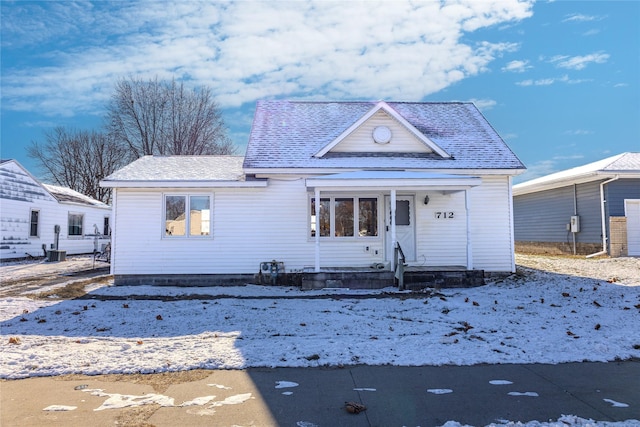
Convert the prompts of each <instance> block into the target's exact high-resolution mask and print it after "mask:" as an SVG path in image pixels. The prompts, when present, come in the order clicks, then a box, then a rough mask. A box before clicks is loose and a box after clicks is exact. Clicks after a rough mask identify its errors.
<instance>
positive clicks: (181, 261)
mask: <svg viewBox="0 0 640 427" xmlns="http://www.w3.org/2000/svg"><path fill="white" fill-rule="evenodd" d="M524 169H525V168H524V166H523V164H522V163H521V162H520V160H519V159H518V158H517V157H516V156H515V155H514V153H513V152H512V151H511V150H510V149H509V147H507V145H506V144H505V143H504V141H503V140H502V139H501V138H500V136H499V135H498V134H497V133H496V131H495V130H494V129H493V128H492V127H491V125H490V124H489V123H488V122H487V120H486V119H485V118H484V117H483V116H482V114H481V113H480V112H479V111H478V109H477V108H476V107H475V106H474V105H473V104H472V103H442V102H437V103H424V102H419V103H408V102H294V101H260V102H258V103H257V106H256V112H255V117H254V122H253V127H252V130H251V134H250V138H249V142H248V146H247V150H246V154H245V156H244V157H236V156H175V157H158V156H147V157H143V158H140V159H138V160H136V161H134V162H133V163H131V164H129V165H128V166H126V167H124V168H122V169H121V170H119V171H117V172H115V173H114V174H112V175H111V176H109V177H107V178H106V179H104V180H103V181H102V183H101V185H103V186H107V187H113V188H114V198H113V206H114V219H115V225H114V235H113V239H112V262H111V272H112V274H114V275H115V281H116V283H158V284H169V283H171V284H175V283H183V282H184V283H187V282H190V283H196V282H197V283H201V284H206V283H213V281H214V280H215V279H216V278H222V279H223V280H231V279H232V278H234V277H244V278H245V279H246V278H248V277H251V276H252V275H253V274H255V273H257V272H258V270H260V268H261V265H262V267H263V269H264V268H267V267H268V265H269V263H270V262H271V261H272V260H273V261H276V262H277V263H278V265H279V266H280V268H282V267H284V268H285V269H286V271H287V272H291V271H299V272H309V273H315V274H321V273H323V272H328V271H338V270H340V269H363V270H367V269H369V270H372V269H373V270H380V271H388V272H393V271H395V270H396V266H397V264H398V263H400V262H402V261H397V260H396V258H395V257H394V255H398V254H400V251H399V250H398V249H397V248H398V247H399V248H400V249H401V252H402V253H403V254H404V262H402V265H403V266H404V265H406V266H407V267H408V268H411V267H415V268H418V267H422V268H423V269H432V270H437V269H461V270H466V271H478V270H480V271H484V272H513V271H515V260H514V238H513V212H512V197H511V178H512V177H513V176H514V175H517V174H520V173H522V172H523V171H524ZM400 259H401V258H400ZM391 274H392V275H393V273H391ZM249 281H250V280H249ZM327 283H329V284H330V285H334V286H347V285H346V284H345V283H346V281H343V280H332V281H331V282H326V283H325V284H327ZM316 286H319V285H318V283H315V284H313V285H312V287H316ZM349 286H351V285H349Z"/></svg>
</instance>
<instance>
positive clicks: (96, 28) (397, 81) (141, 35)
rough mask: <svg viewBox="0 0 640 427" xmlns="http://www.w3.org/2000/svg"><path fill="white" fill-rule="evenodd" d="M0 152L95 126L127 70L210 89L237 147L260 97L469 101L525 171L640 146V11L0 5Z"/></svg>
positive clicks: (387, 4) (15, 153)
mask: <svg viewBox="0 0 640 427" xmlns="http://www.w3.org/2000/svg"><path fill="white" fill-rule="evenodd" d="M0 7H1V12H2V17H1V18H2V24H1V25H2V42H1V43H2V45H1V46H2V64H1V73H2V86H1V89H2V108H1V119H2V130H1V137H2V140H1V144H2V145H1V152H0V155H1V157H2V158H5V159H6V158H15V159H17V160H18V161H19V162H20V163H22V164H23V165H24V166H25V167H27V168H28V169H30V170H31V172H32V173H33V174H35V175H39V171H38V169H37V167H36V164H35V163H34V162H33V161H32V160H31V159H29V158H28V157H27V155H26V150H25V147H26V146H27V145H28V144H29V143H30V142H31V141H33V140H36V141H44V132H45V131H46V130H48V129H51V128H52V127H54V126H66V127H72V128H77V129H91V128H97V127H99V126H100V125H101V119H102V117H103V113H104V106H105V104H106V103H107V101H108V100H109V97H110V95H111V93H112V88H113V84H114V82H115V81H116V80H117V79H119V78H121V77H127V76H136V77H142V78H153V77H155V76H158V77H159V78H167V79H170V78H172V77H175V78H176V79H179V80H184V81H185V82H187V84H190V85H191V84H193V85H207V86H209V87H211V88H212V90H213V92H214V93H215V94H216V97H217V100H218V102H219V104H220V106H221V107H222V109H223V112H224V117H225V120H226V122H227V125H228V126H229V128H230V136H231V137H232V139H233V140H234V142H235V143H236V144H237V145H238V146H239V153H240V154H242V153H244V148H245V146H246V142H247V139H248V134H249V131H250V127H251V120H252V116H253V110H254V107H255V101H256V100H258V99H265V98H283V99H304V100H385V101H473V102H475V103H476V105H477V106H478V107H479V108H480V110H481V111H482V112H483V114H484V115H485V116H486V117H487V119H488V120H489V122H490V123H491V124H492V125H493V127H494V128H495V129H496V130H497V131H498V133H499V134H500V135H501V136H502V137H503V138H504V140H505V141H506V142H507V143H508V144H509V146H510V147H511V149H512V150H513V151H514V152H515V153H516V154H517V155H518V157H520V159H521V160H522V161H523V162H524V163H525V164H526V166H527V167H528V171H527V172H526V173H525V174H524V175H522V176H520V177H518V178H517V179H516V180H515V182H520V181H523V180H527V179H532V178H535V177H538V176H541V175H545V174H548V173H551V172H555V171H558V170H562V169H566V168H570V167H574V166H579V165H582V164H586V163H589V162H592V161H596V160H599V159H602V158H604V157H608V156H612V155H615V154H619V153H622V152H625V151H640V2H636V1H545V2H535V3H534V2H529V1H516V0H513V1H510V0H501V1H496V2H492V1H489V0H483V1H477V0H469V1H463V0H461V1H458V2H439V1H423V2H404V1H384V2H375V1H367V2H349V3H346V2H338V1H336V2H332V1H322V2H314V1H310V2H302V1H280V2H267V1H263V2H256V1H250V0H248V1H242V2H235V3H230V2H202V3H201V2H197V1H181V2H173V3H169V2H160V1H148V2H122V1H116V2H107V1H100V2H78V3H75V2H70V1H59V2H56V1H40V2H25V1H2V2H1V3H0Z"/></svg>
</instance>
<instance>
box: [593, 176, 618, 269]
mask: <svg viewBox="0 0 640 427" xmlns="http://www.w3.org/2000/svg"><path fill="white" fill-rule="evenodd" d="M619 178H620V175H616V176H615V177H613V178H611V179H609V180H607V181H604V182H601V183H600V216H601V217H602V250H601V251H600V252H596V253H594V254H590V255H587V258H592V257H596V256H600V255H606V254H607V220H606V218H605V216H604V214H605V209H604V204H605V203H606V200H605V199H604V186H605V185H607V184H609V183H611V182H613V181H617V180H618V179H619Z"/></svg>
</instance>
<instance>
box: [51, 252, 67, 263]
mask: <svg viewBox="0 0 640 427" xmlns="http://www.w3.org/2000/svg"><path fill="white" fill-rule="evenodd" d="M66 259H67V251H59V250H57V249H51V250H50V251H49V252H47V261H49V262H57V261H65V260H66Z"/></svg>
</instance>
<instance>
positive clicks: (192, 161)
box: [103, 156, 244, 186]
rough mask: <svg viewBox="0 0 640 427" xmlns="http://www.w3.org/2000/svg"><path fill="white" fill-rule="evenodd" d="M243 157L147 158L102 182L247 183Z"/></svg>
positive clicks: (135, 162)
mask: <svg viewBox="0 0 640 427" xmlns="http://www.w3.org/2000/svg"><path fill="white" fill-rule="evenodd" d="M242 160H243V157H242V156H144V157H141V158H139V159H138V160H136V161H134V162H132V163H130V164H128V165H127V166H125V167H123V168H122V169H120V170H118V171H116V172H114V173H112V174H111V175H109V176H108V177H106V178H105V179H104V180H103V183H104V184H106V185H107V186H109V184H111V183H116V182H120V181H163V182H168V181H244V172H243V170H242Z"/></svg>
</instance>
